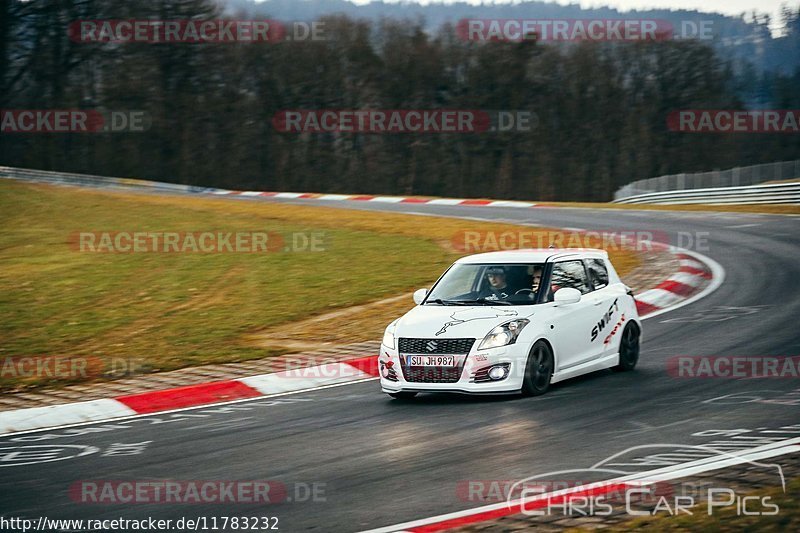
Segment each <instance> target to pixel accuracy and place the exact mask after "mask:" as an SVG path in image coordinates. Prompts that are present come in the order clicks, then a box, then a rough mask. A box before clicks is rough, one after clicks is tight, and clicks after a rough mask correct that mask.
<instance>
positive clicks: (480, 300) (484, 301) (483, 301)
mask: <svg viewBox="0 0 800 533" xmlns="http://www.w3.org/2000/svg"><path fill="white" fill-rule="evenodd" d="M458 301H459V302H462V303H463V304H464V305H514V304H512V303H511V302H509V301H507V300H489V299H487V298H477V299H475V300H458Z"/></svg>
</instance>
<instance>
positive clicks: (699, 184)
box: [614, 159, 800, 200]
mask: <svg viewBox="0 0 800 533" xmlns="http://www.w3.org/2000/svg"><path fill="white" fill-rule="evenodd" d="M795 178H800V159H797V160H794V161H777V162H775V163H763V164H761V165H751V166H748V167H735V168H729V169H727V170H712V171H709V172H691V173H682V174H670V175H667V176H658V177H655V178H647V179H643V180H638V181H634V182H632V183H629V184H627V185H624V186H622V187H620V188H619V189H618V190H617V192H615V193H614V199H615V200H624V199H625V198H629V197H631V196H641V195H642V194H650V193H654V192H672V191H683V190H688V189H694V190H697V189H711V188H719V187H747V186H748V185H761V184H763V183H768V182H778V181H785V180H790V179H795Z"/></svg>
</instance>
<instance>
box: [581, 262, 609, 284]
mask: <svg viewBox="0 0 800 533" xmlns="http://www.w3.org/2000/svg"><path fill="white" fill-rule="evenodd" d="M586 266H587V267H588V269H589V276H590V278H591V280H592V285H593V286H594V288H595V290H597V289H602V288H603V287H607V286H608V269H607V268H606V263H605V261H603V260H602V259H589V260H588V261H586Z"/></svg>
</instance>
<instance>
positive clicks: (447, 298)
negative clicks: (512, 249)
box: [425, 263, 544, 305]
mask: <svg viewBox="0 0 800 533" xmlns="http://www.w3.org/2000/svg"><path fill="white" fill-rule="evenodd" d="M543 267H544V265H543V264H542V263H528V264H525V263H522V264H520V263H514V264H497V263H491V264H455V265H453V266H452V267H451V268H450V269H449V270H448V271H447V272H446V273H445V275H444V276H442V279H441V280H439V283H437V284H436V286H435V287H434V288H433V290H432V291H431V293H430V294H429V295H428V298H427V299H426V300H425V304H426V305H533V304H534V303H535V301H536V296H537V291H538V289H539V284H540V283H541V279H542V272H543Z"/></svg>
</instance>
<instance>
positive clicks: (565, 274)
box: [550, 260, 590, 297]
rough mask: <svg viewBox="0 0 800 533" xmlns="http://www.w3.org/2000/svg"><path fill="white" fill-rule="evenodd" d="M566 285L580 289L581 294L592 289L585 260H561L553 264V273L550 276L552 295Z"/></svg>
mask: <svg viewBox="0 0 800 533" xmlns="http://www.w3.org/2000/svg"><path fill="white" fill-rule="evenodd" d="M565 287H571V288H573V289H578V290H579V291H581V294H586V293H588V292H589V291H590V287H589V280H588V278H587V277H586V270H585V269H584V268H583V261H578V260H576V261H561V262H560V263H556V264H554V265H553V275H552V276H551V278H550V288H551V291H552V292H551V297H552V294H553V293H555V292H556V291H558V290H559V289H563V288H565Z"/></svg>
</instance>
